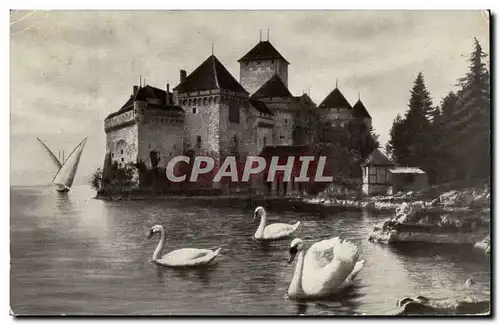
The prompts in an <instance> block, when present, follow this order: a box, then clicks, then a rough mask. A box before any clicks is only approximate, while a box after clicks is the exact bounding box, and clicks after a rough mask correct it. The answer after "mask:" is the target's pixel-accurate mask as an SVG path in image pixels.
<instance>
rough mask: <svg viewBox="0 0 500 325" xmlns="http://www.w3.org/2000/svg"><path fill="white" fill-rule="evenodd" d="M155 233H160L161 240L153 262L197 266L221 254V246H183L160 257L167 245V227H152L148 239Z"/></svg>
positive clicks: (205, 263) (171, 265) (207, 262)
mask: <svg viewBox="0 0 500 325" xmlns="http://www.w3.org/2000/svg"><path fill="white" fill-rule="evenodd" d="M154 234H160V242H159V243H158V246H157V247H156V249H155V251H154V253H153V257H152V258H151V259H152V261H153V262H155V263H158V264H161V265H164V266H169V267H195V266H202V265H207V264H209V263H210V262H212V261H213V260H214V259H215V258H216V257H217V255H218V254H219V251H220V248H218V249H217V250H215V251H212V250H210V249H198V248H181V249H177V250H175V251H172V252H170V253H168V254H165V255H163V256H162V257H159V256H160V254H161V251H162V250H163V248H164V247H165V242H166V233H165V228H164V227H163V226H161V225H156V226H153V227H151V229H150V230H149V234H148V239H149V238H151V237H153V235H154Z"/></svg>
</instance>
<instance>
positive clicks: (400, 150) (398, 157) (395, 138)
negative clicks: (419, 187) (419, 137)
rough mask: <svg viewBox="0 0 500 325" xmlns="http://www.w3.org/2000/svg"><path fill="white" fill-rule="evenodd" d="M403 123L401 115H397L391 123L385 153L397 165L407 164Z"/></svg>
mask: <svg viewBox="0 0 500 325" xmlns="http://www.w3.org/2000/svg"><path fill="white" fill-rule="evenodd" d="M405 121H406V120H404V119H403V118H401V115H399V114H398V115H397V116H396V118H395V119H394V122H393V123H392V127H391V131H390V133H389V135H390V139H389V142H388V143H387V145H386V148H385V150H386V152H387V153H388V155H389V156H390V157H391V159H392V160H393V161H394V162H395V163H397V164H399V165H407V164H408V160H407V159H408V147H407V146H406V129H405Z"/></svg>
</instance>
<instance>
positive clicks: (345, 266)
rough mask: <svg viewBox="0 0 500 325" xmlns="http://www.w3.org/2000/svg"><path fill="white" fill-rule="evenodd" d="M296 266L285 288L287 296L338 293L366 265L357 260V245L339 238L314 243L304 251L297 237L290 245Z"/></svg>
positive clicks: (300, 296)
mask: <svg viewBox="0 0 500 325" xmlns="http://www.w3.org/2000/svg"><path fill="white" fill-rule="evenodd" d="M296 255H298V258H297V266H296V267H295V273H294V275H293V277H292V281H291V282H290V287H289V288H288V297H289V298H290V299H299V300H300V299H308V298H321V297H325V296H330V295H333V294H336V293H339V292H341V291H342V290H344V289H346V288H347V287H349V286H351V284H352V280H353V279H354V278H355V277H356V275H357V274H358V273H359V271H360V270H361V268H362V267H363V266H364V264H365V260H359V261H358V248H357V247H356V245H354V244H353V243H351V242H348V241H345V240H344V241H341V240H340V239H339V238H338V237H335V238H332V239H327V240H323V241H320V242H317V243H316V244H314V245H312V246H311V248H309V251H308V252H307V254H306V253H305V250H304V244H303V243H302V240H301V239H300V238H296V239H294V240H293V241H292V243H291V244H290V259H289V260H288V263H292V261H293V260H294V258H295V256H296Z"/></svg>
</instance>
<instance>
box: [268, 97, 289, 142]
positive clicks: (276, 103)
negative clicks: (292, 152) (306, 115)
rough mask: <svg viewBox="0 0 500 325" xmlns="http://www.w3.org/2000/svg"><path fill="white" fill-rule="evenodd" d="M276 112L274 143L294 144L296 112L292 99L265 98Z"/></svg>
mask: <svg viewBox="0 0 500 325" xmlns="http://www.w3.org/2000/svg"><path fill="white" fill-rule="evenodd" d="M263 102H265V104H266V105H267V107H269V109H270V110H271V111H272V112H273V113H274V116H273V117H274V128H273V143H272V144H273V145H293V144H294V143H293V129H294V126H295V121H294V118H295V114H294V109H293V105H292V102H291V99H288V98H272V99H269V100H267V99H266V100H263Z"/></svg>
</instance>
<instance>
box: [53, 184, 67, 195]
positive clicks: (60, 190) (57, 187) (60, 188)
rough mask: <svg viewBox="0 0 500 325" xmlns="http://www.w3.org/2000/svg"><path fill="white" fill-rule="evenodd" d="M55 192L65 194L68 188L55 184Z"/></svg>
mask: <svg viewBox="0 0 500 325" xmlns="http://www.w3.org/2000/svg"><path fill="white" fill-rule="evenodd" d="M56 191H57V192H59V193H67V192H69V187H66V186H64V185H61V184H56Z"/></svg>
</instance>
